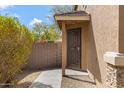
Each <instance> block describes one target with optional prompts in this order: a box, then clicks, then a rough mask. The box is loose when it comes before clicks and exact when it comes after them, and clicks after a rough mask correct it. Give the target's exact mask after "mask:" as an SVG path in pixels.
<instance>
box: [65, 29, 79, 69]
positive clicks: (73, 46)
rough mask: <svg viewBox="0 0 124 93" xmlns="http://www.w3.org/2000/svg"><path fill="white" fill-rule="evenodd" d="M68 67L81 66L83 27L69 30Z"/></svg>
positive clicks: (75, 67)
mask: <svg viewBox="0 0 124 93" xmlns="http://www.w3.org/2000/svg"><path fill="white" fill-rule="evenodd" d="M67 67H68V68H72V69H80V68H81V29H80V28H76V29H69V30H68V31H67Z"/></svg>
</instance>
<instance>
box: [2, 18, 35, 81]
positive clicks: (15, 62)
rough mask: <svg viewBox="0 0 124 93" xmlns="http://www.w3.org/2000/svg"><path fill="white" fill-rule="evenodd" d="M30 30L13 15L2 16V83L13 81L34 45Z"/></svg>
mask: <svg viewBox="0 0 124 93" xmlns="http://www.w3.org/2000/svg"><path fill="white" fill-rule="evenodd" d="M32 43H33V40H32V36H31V33H30V32H29V30H28V29H27V28H26V27H25V26H23V25H21V24H20V23H19V21H18V20H16V19H14V18H12V17H6V16H0V83H6V82H8V81H9V82H11V81H13V78H14V77H15V75H16V74H17V73H18V72H19V71H21V68H22V66H23V65H24V64H25V63H26V60H27V59H28V55H29V53H30V49H31V47H32Z"/></svg>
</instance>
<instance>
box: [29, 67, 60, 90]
mask: <svg viewBox="0 0 124 93" xmlns="http://www.w3.org/2000/svg"><path fill="white" fill-rule="evenodd" d="M61 72H62V71H61V69H53V70H46V71H42V72H41V74H40V75H39V76H38V78H37V79H36V80H35V81H34V82H33V83H32V85H31V86H30V88H60V87H61V80H62V73H61Z"/></svg>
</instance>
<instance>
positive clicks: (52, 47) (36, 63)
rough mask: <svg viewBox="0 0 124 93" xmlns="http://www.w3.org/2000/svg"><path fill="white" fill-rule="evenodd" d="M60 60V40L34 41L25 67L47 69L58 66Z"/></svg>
mask: <svg viewBox="0 0 124 93" xmlns="http://www.w3.org/2000/svg"><path fill="white" fill-rule="evenodd" d="M61 62H62V47H61V41H58V42H36V43H34V44H33V48H32V51H31V54H30V56H29V59H28V63H27V64H26V66H25V69H33V70H34V69H35V70H36V69H49V68H51V67H60V66H61Z"/></svg>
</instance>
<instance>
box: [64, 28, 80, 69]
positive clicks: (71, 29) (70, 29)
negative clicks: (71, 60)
mask: <svg viewBox="0 0 124 93" xmlns="http://www.w3.org/2000/svg"><path fill="white" fill-rule="evenodd" d="M73 30H79V31H80V57H79V58H80V64H79V67H76V66H69V65H68V39H69V38H68V34H69V33H68V32H69V31H73ZM75 32H76V31H75ZM81 33H82V31H81V27H76V28H69V29H67V65H66V68H70V69H74V70H81V68H82V62H81V61H82V58H81V56H82V55H81V54H82V53H81V51H82V47H81V45H82V44H81V43H82V39H81V35H82V34H81Z"/></svg>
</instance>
